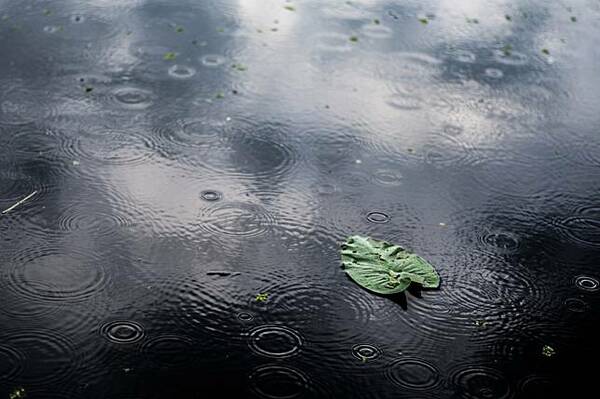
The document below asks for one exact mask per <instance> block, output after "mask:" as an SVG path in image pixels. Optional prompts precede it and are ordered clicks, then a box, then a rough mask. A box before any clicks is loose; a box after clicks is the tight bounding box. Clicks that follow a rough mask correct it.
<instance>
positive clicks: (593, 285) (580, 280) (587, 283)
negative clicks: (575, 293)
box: [575, 276, 600, 292]
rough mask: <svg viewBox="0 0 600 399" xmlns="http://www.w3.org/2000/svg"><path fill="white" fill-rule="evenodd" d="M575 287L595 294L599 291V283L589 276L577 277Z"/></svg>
mask: <svg viewBox="0 0 600 399" xmlns="http://www.w3.org/2000/svg"><path fill="white" fill-rule="evenodd" d="M575 286H576V287H577V288H579V289H580V290H582V291H588V292H595V291H598V290H600V281H598V279H597V278H595V277H591V276H577V277H575Z"/></svg>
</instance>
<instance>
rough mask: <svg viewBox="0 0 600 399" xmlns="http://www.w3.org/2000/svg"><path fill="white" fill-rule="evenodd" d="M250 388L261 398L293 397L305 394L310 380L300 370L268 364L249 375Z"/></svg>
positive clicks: (286, 398) (283, 398)
mask: <svg viewBox="0 0 600 399" xmlns="http://www.w3.org/2000/svg"><path fill="white" fill-rule="evenodd" d="M248 380H249V385H250V390H251V391H252V392H253V393H254V394H256V395H257V396H259V397H261V398H269V399H293V398H299V397H301V396H304V395H305V393H306V392H307V390H308V389H309V383H310V380H309V379H308V377H307V376H306V375H305V374H304V373H303V372H301V371H300V370H297V369H294V368H291V367H287V366H281V365H266V366H260V367H258V368H256V369H254V370H253V371H252V372H251V373H250V376H249V377H248Z"/></svg>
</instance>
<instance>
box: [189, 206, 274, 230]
mask: <svg viewBox="0 0 600 399" xmlns="http://www.w3.org/2000/svg"><path fill="white" fill-rule="evenodd" d="M199 224H200V228H201V230H203V231H205V232H206V233H208V234H214V235H216V236H220V237H224V238H231V237H254V236H258V235H261V234H265V233H267V232H268V231H269V229H270V228H271V226H273V225H275V224H276V220H275V218H274V217H273V215H271V214H270V213H269V212H268V211H267V210H266V209H264V208H263V207H262V206H260V205H256V204H252V203H244V202H230V203H223V204H220V205H219V204H217V205H215V206H211V207H208V208H205V209H203V210H202V211H201V212H200V216H199Z"/></svg>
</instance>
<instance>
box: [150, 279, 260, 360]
mask: <svg viewBox="0 0 600 399" xmlns="http://www.w3.org/2000/svg"><path fill="white" fill-rule="evenodd" d="M152 286H153V287H154V288H153V289H152V291H151V292H152V293H153V296H154V297H155V298H156V301H159V302H160V303H161V309H160V313H159V314H158V315H157V317H160V316H161V315H162V314H165V313H168V314H170V315H171V316H170V317H169V319H168V320H161V322H165V323H168V325H169V326H171V325H172V324H175V325H177V327H178V328H180V329H181V330H182V331H186V332H188V334H190V333H192V332H193V333H194V334H198V335H197V336H198V337H200V338H199V339H201V340H202V344H203V345H204V346H205V349H206V350H207V352H210V355H208V354H207V355H206V356H205V358H206V359H207V360H212V359H213V358H214V356H213V355H215V354H218V353H222V350H221V348H222V345H223V344H224V343H226V344H227V345H233V344H234V342H236V344H237V343H239V344H240V345H243V344H244V342H243V338H244V333H245V332H246V331H247V325H246V324H245V323H241V322H234V320H235V317H236V313H238V312H239V309H243V308H244V306H245V305H246V302H245V301H246V299H247V298H249V297H252V295H253V293H252V292H248V291H249V289H248V282H247V280H245V279H244V278H243V275H240V274H235V273H232V274H231V275H227V276H213V275H207V274H206V270H202V271H199V272H198V273H197V274H195V275H194V274H192V275H190V274H189V273H187V275H184V276H181V275H177V276H169V277H168V278H165V279H162V280H160V281H156V282H154V283H152ZM254 295H256V294H254ZM197 336H196V335H194V338H196V337H197Z"/></svg>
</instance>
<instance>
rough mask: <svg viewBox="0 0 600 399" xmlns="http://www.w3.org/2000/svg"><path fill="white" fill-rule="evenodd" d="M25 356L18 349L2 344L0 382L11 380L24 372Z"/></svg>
mask: <svg viewBox="0 0 600 399" xmlns="http://www.w3.org/2000/svg"><path fill="white" fill-rule="evenodd" d="M24 363H25V356H24V355H23V354H22V353H21V352H20V351H19V350H17V349H16V348H13V347H11V346H9V345H5V344H1V343H0V381H6V380H11V379H12V378H14V377H16V376H18V375H19V374H21V372H22V371H23V364H24Z"/></svg>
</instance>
